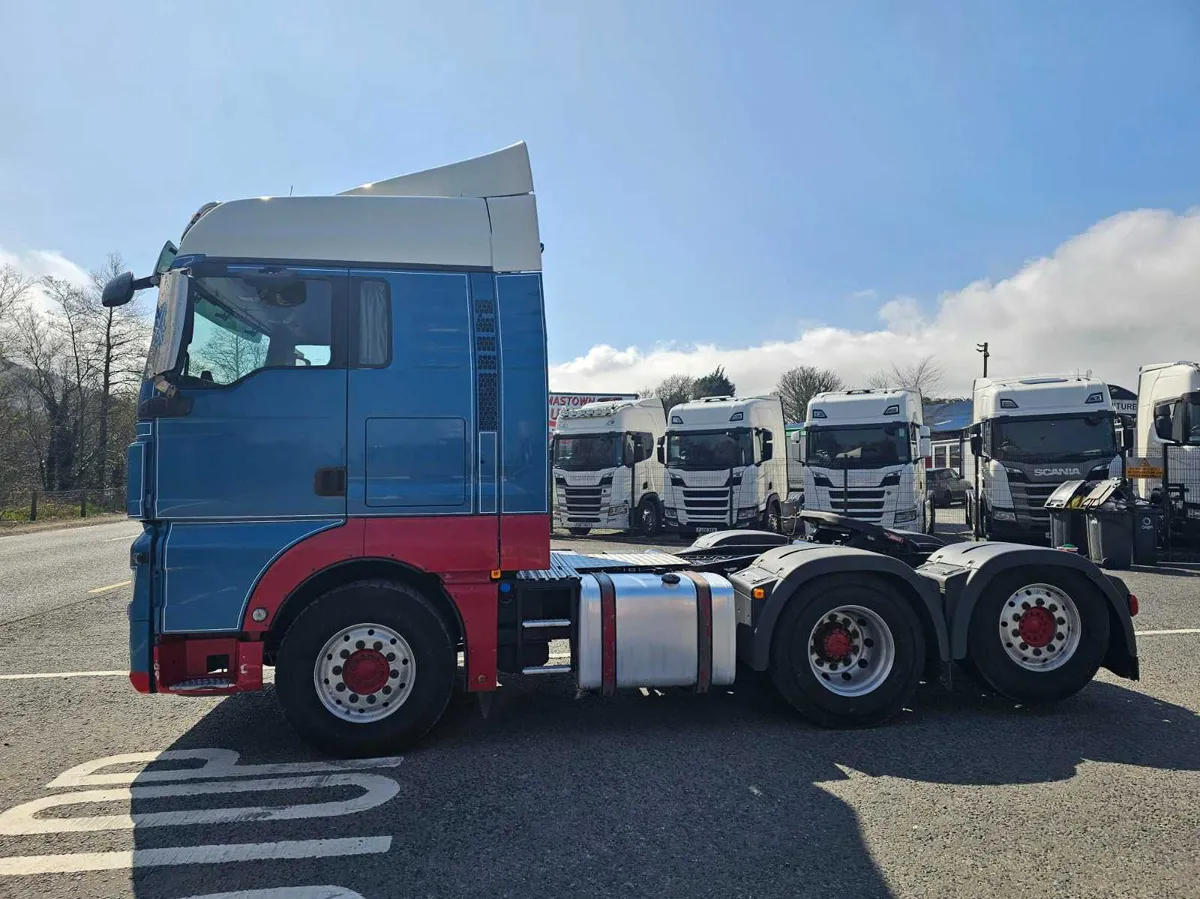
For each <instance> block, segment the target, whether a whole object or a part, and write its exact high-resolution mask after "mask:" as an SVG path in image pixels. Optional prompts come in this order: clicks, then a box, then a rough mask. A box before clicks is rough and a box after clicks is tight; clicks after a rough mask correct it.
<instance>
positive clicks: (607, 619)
mask: <svg viewBox="0 0 1200 899" xmlns="http://www.w3.org/2000/svg"><path fill="white" fill-rule="evenodd" d="M592 577H594V578H595V579H596V583H597V585H599V587H600V693H601V695H603V696H612V695H613V694H614V693H616V692H617V591H616V589H615V588H614V587H613V582H612V578H610V577H609V576H608V575H607V574H605V573H604V572H602V571H597V572H594V573H593V574H592Z"/></svg>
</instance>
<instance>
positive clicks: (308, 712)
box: [275, 580, 457, 758]
mask: <svg viewBox="0 0 1200 899" xmlns="http://www.w3.org/2000/svg"><path fill="white" fill-rule="evenodd" d="M456 669H457V658H456V653H455V647H454V642H453V640H452V639H451V638H450V634H449V632H448V630H447V628H446V625H445V622H443V620H442V618H441V616H440V615H439V614H438V613H437V611H436V610H435V609H434V608H433V606H432V605H430V603H429V601H428V600H427V599H426V598H425V597H424V596H423V595H421V593H419V592H418V591H417V590H415V589H413V588H412V587H410V586H408V585H406V584H399V583H394V582H392V581H384V580H373V581H357V582H355V583H351V584H346V585H344V586H342V587H337V588H335V589H333V590H331V591H329V592H328V593H326V594H325V595H324V596H322V597H321V598H320V599H318V600H317V601H316V602H314V603H313V604H312V605H310V606H309V607H308V608H306V609H305V610H304V611H303V612H301V613H300V615H299V617H297V618H296V620H295V622H293V624H292V626H291V627H289V628H288V630H287V633H286V634H285V635H284V637H283V643H282V644H281V646H280V648H279V656H278V661H277V664H276V674H275V692H276V694H277V695H278V696H279V701H280V703H281V705H282V706H283V712H284V715H285V716H286V717H287V719H288V722H289V723H290V724H291V725H292V727H293V728H295V730H296V731H297V733H299V734H300V735H301V736H302V737H304V739H306V740H307V741H308V742H310V743H312V744H313V745H314V746H316V747H317V748H319V749H320V750H322V751H323V752H327V753H329V754H330V755H335V756H343V757H347V758H357V757H362V756H373V755H385V754H388V753H392V752H396V751H397V750H400V749H403V748H405V747H407V746H410V745H412V744H413V743H415V742H416V741H417V740H418V739H420V738H421V737H422V736H424V735H425V733H426V732H428V731H429V729H430V728H431V727H433V725H434V724H435V723H436V722H437V720H438V718H440V717H441V715H442V712H443V711H444V710H445V708H446V703H447V702H448V701H449V699H450V694H451V692H452V690H453V688H454V678H455V674H456Z"/></svg>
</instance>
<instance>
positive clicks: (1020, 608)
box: [967, 567, 1109, 703]
mask: <svg viewBox="0 0 1200 899" xmlns="http://www.w3.org/2000/svg"><path fill="white" fill-rule="evenodd" d="M1108 630H1109V618H1108V603H1107V601H1106V600H1105V598H1104V596H1103V595H1102V594H1101V593H1100V590H1099V589H1098V588H1097V587H1096V586H1094V585H1093V584H1092V583H1091V582H1089V581H1088V579H1087V578H1086V577H1084V576H1083V575H1082V574H1080V573H1078V572H1076V571H1070V570H1060V569H1056V568H1047V567H1034V568H1025V569H1021V570H1019V571H1011V572H1004V573H1002V574H1000V575H998V576H997V577H996V579H995V580H994V581H993V582H992V583H991V584H990V585H988V587H987V589H986V590H985V591H984V593H983V595H982V596H981V597H980V598H979V602H978V603H977V604H976V606H975V610H974V612H972V614H971V625H970V630H969V636H968V644H967V650H968V653H969V658H970V661H971V663H972V667H973V668H974V670H975V671H977V672H978V673H979V676H980V677H982V678H983V679H984V680H985V681H986V682H987V683H988V684H989V685H990V686H991V687H992V688H993V689H995V690H996V692H998V693H1002V694H1003V695H1005V696H1007V697H1009V698H1010V699H1015V700H1017V701H1018V702H1024V703H1035V702H1053V701H1055V700H1059V699H1065V698H1066V697H1068V696H1072V695H1074V694H1075V693H1078V692H1079V691H1080V690H1082V689H1083V688H1084V687H1085V686H1087V684H1088V682H1089V681H1091V679H1092V678H1093V677H1095V676H1096V672H1097V671H1098V670H1099V668H1100V663H1101V662H1102V661H1103V660H1104V654H1105V652H1106V650H1107V649H1108Z"/></svg>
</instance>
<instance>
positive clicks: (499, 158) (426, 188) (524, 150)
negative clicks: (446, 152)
mask: <svg viewBox="0 0 1200 899" xmlns="http://www.w3.org/2000/svg"><path fill="white" fill-rule="evenodd" d="M530 193H533V171H532V169H531V168H530V166H529V148H528V147H526V146H525V142H524V141H520V142H518V143H515V144H513V145H512V146H511V147H505V148H504V149H503V150H497V151H496V152H495V153H488V154H487V155H485V156H476V157H475V158H474V159H465V160H463V161H462V162H452V163H450V164H449V165H441V166H438V167H437V168H435V169H426V170H425V171H423V172H413V173H412V174H411V175H401V176H399V177H398V178H389V179H388V180H386V181H375V182H373V183H371V184H363V185H362V186H360V187H355V188H353V189H351V190H346V191H342V193H341V194H339V196H369V197H476V198H489V197H516V196H523V195H525V194H530Z"/></svg>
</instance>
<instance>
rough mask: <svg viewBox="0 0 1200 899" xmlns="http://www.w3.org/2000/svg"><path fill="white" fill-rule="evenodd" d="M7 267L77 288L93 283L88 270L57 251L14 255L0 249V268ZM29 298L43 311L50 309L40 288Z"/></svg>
mask: <svg viewBox="0 0 1200 899" xmlns="http://www.w3.org/2000/svg"><path fill="white" fill-rule="evenodd" d="M6 265H11V266H12V267H13V268H15V269H16V270H17V271H19V272H21V273H22V274H24V275H27V276H29V277H31V278H44V277H51V278H60V279H62V280H63V281H67V282H69V283H71V284H74V285H76V286H77V287H86V286H87V285H88V284H89V283H91V279H90V277H89V275H88V273H87V270H86V269H84V268H83V267H81V266H79V265H76V264H75V263H74V262H72V261H71V260H70V259H68V258H67V257H66V256H64V255H63V254H62V253H60V252H58V251H57V250H29V251H28V252H25V253H13V252H9V251H7V250H5V249H4V247H0V267H3V266H6ZM29 297H30V299H32V301H33V302H34V304H35V305H36V306H37V307H38V308H40V309H42V310H43V311H44V310H46V309H48V308H49V305H50V303H49V300H48V299H47V298H46V294H45V291H44V290H42V288H41V287H40V286H38V285H34V287H33V289H32V290H31V291H30V293H29Z"/></svg>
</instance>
